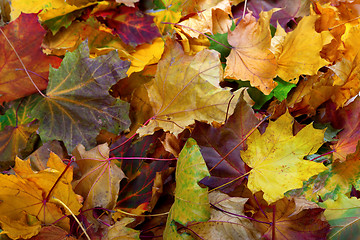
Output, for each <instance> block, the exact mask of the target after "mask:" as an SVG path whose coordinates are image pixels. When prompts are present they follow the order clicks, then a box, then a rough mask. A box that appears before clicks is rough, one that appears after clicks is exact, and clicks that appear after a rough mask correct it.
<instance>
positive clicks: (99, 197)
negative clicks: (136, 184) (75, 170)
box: [72, 143, 126, 215]
mask: <svg viewBox="0 0 360 240" xmlns="http://www.w3.org/2000/svg"><path fill="white" fill-rule="evenodd" d="M109 153H110V149H109V147H108V145H107V143H104V144H101V145H98V146H97V147H94V148H92V149H91V150H89V151H86V150H85V147H84V146H83V145H78V146H77V147H76V148H75V149H74V151H73V152H72V154H73V156H74V157H75V158H76V163H77V165H78V166H79V171H80V173H81V178H80V179H79V180H77V181H75V182H74V191H75V192H76V193H78V194H80V195H82V196H83V197H84V198H85V201H84V204H83V205H84V207H83V208H84V209H92V208H94V207H102V208H106V209H113V208H114V207H115V204H116V199H117V196H118V193H119V189H120V181H121V180H122V179H123V178H126V176H125V174H124V173H123V171H122V170H121V169H120V168H119V167H118V166H117V165H116V164H115V162H114V161H117V160H115V159H111V158H109ZM90 215H92V214H90Z"/></svg>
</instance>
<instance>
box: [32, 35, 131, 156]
mask: <svg viewBox="0 0 360 240" xmlns="http://www.w3.org/2000/svg"><path fill="white" fill-rule="evenodd" d="M129 65H130V63H129V62H126V61H122V60H120V59H119V57H118V54H117V52H116V51H112V52H110V53H108V54H107V55H103V56H100V57H97V58H95V59H93V58H89V49H88V47H87V43H86V42H84V43H82V44H81V45H80V46H79V48H78V49H77V50H75V51H74V52H68V53H66V54H65V58H64V59H63V61H62V63H61V66H60V67H59V69H54V68H51V67H50V74H49V85H48V87H47V90H46V95H47V97H46V98H43V99H42V100H41V101H40V102H39V103H38V104H37V105H36V106H35V108H34V109H33V110H32V112H31V114H32V116H34V117H36V118H37V119H39V120H40V127H39V133H40V137H41V139H42V140H43V141H48V140H52V139H58V140H62V141H64V143H65V146H66V147H67V149H68V151H72V150H73V148H74V147H75V146H76V145H77V144H79V143H81V144H83V145H84V146H85V147H87V148H88V147H94V146H95V145H96V141H95V137H96V136H97V135H98V133H99V130H100V129H101V128H106V129H107V130H108V131H111V132H114V133H118V132H119V131H121V130H124V129H126V128H128V127H129V124H130V120H129V117H128V111H129V104H128V103H126V102H123V101H121V100H117V99H115V98H113V97H112V96H110V95H109V89H110V87H111V86H112V85H114V84H115V83H116V82H117V81H118V80H120V79H122V78H125V77H126V71H127V69H128V68H129Z"/></svg>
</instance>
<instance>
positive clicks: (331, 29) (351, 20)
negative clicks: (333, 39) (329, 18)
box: [328, 16, 360, 31]
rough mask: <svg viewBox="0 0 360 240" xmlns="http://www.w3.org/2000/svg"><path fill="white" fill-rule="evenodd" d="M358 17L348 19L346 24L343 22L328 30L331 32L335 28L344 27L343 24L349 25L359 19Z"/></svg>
mask: <svg viewBox="0 0 360 240" xmlns="http://www.w3.org/2000/svg"><path fill="white" fill-rule="evenodd" d="M359 18H360V16H358V17H356V18H353V19H350V20H347V21H346V22H343V23H340V24H338V25H335V26H332V27H330V28H328V30H329V31H331V30H333V29H334V28H337V27H340V26H341V25H344V24H345V23H349V22H352V21H355V20H357V19H359Z"/></svg>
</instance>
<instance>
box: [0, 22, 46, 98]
mask: <svg viewBox="0 0 360 240" xmlns="http://www.w3.org/2000/svg"><path fill="white" fill-rule="evenodd" d="M0 32H1V33H2V35H3V36H4V37H5V39H6V41H7V42H8V44H9V45H10V47H11V48H12V50H13V51H14V52H15V55H16V57H17V58H18V59H19V61H20V63H21V65H22V66H23V68H24V70H25V72H26V74H27V76H28V77H29V79H30V81H31V83H32V84H33V85H34V87H35V88H36V90H37V91H38V92H39V93H40V95H41V96H43V97H44V98H46V97H47V96H46V95H45V94H43V93H42V92H41V91H40V89H39V88H38V86H36V84H35V82H34V80H33V79H32V78H31V76H30V74H29V72H28V70H27V69H26V67H25V64H24V63H23V61H22V60H21V58H20V56H19V54H18V53H17V51H16V49H15V47H14V46H13V45H12V43H11V42H10V40H9V39H8V38H7V36H6V35H5V33H4V31H3V30H2V29H1V28H0Z"/></svg>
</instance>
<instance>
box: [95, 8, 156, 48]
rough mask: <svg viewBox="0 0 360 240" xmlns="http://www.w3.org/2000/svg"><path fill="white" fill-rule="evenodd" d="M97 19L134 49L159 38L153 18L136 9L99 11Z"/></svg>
mask: <svg viewBox="0 0 360 240" xmlns="http://www.w3.org/2000/svg"><path fill="white" fill-rule="evenodd" d="M95 16H97V18H98V19H99V20H100V21H101V22H104V23H105V24H106V25H107V26H108V27H110V28H111V29H113V31H114V32H115V33H116V34H118V35H119V37H120V38H121V39H122V40H123V41H124V43H126V44H129V45H130V46H133V47H136V46H137V45H139V44H142V43H150V42H151V41H152V40H153V39H155V38H157V37H160V33H159V30H158V28H157V27H156V25H155V23H154V21H153V18H154V17H153V16H149V15H147V14H145V13H143V12H141V11H139V10H138V9H137V8H133V7H126V6H121V7H119V8H117V9H113V10H108V11H103V12H101V11H99V12H97V13H96V14H95Z"/></svg>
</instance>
